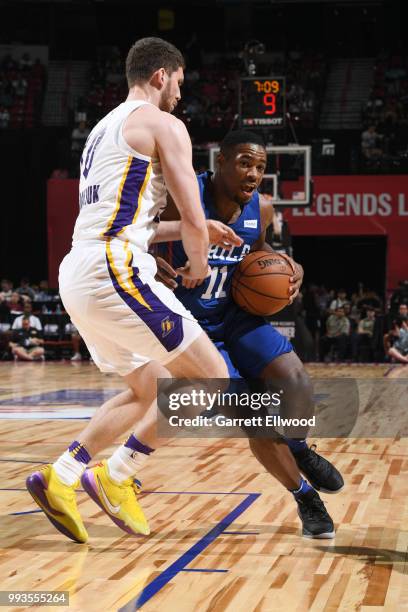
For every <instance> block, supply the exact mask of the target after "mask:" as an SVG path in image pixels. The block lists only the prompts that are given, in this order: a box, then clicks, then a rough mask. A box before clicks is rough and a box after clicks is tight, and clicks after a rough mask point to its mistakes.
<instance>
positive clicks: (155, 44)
mask: <svg viewBox="0 0 408 612" xmlns="http://www.w3.org/2000/svg"><path fill="white" fill-rule="evenodd" d="M183 68H184V60H183V57H182V55H181V53H180V51H179V50H178V49H176V47H174V46H173V45H171V44H170V43H168V42H166V41H164V40H161V39H159V38H145V39H141V40H139V41H137V42H136V43H135V44H134V45H133V46H132V48H131V49H130V51H129V53H128V57H127V61H126V76H127V80H128V85H129V94H128V97H127V99H126V100H125V101H124V102H123V103H122V104H120V105H119V106H118V107H116V108H115V109H113V111H111V112H110V113H109V114H108V115H107V116H106V117H104V118H103V119H102V120H101V121H100V122H99V123H98V124H97V125H96V126H95V127H94V129H93V130H92V132H91V133H90V135H89V138H88V140H87V142H86V145H85V149H84V152H83V155H82V159H81V173H80V185H79V203H80V211H79V214H78V218H77V221H76V224H75V229H74V235H73V243H72V249H71V251H70V253H68V255H67V256H66V257H65V258H64V260H63V262H62V264H61V266H60V276H59V284H60V294H61V298H62V300H63V302H64V306H65V309H66V310H67V312H68V313H69V315H70V317H71V319H72V321H73V323H74V325H75V326H76V328H77V329H78V331H79V333H80V334H81V336H82V337H83V339H84V340H85V342H86V345H87V347H88V349H89V352H90V354H91V356H92V358H93V360H94V362H95V364H96V365H97V366H98V367H99V369H100V370H101V371H102V372H113V373H116V374H118V375H120V376H122V377H123V380H124V383H125V384H126V386H127V390H126V391H123V392H122V393H120V394H119V395H118V396H117V397H115V398H113V399H112V400H110V401H108V402H106V403H105V404H104V405H103V406H102V407H101V408H100V409H99V410H98V411H97V413H96V415H95V416H94V418H92V419H91V422H90V423H89V424H88V426H87V427H86V428H85V430H84V431H82V432H81V433H80V434H79V435H78V436H77V438H76V439H75V440H73V441H72V442H71V444H70V445H69V446H68V447H67V449H66V451H65V452H64V453H63V454H62V455H61V456H60V457H59V458H58V459H57V460H56V461H55V462H54V463H52V464H51V463H50V464H48V465H46V466H44V468H43V469H41V470H39V471H36V472H34V473H33V474H32V475H31V476H29V477H28V479H27V488H28V490H29V492H30V494H31V495H32V497H33V499H34V500H35V502H36V503H37V504H38V505H39V506H40V508H41V509H42V510H43V511H44V513H45V515H46V516H47V518H48V519H49V520H50V521H51V523H52V524H53V525H54V526H55V527H56V528H57V529H58V530H59V531H60V532H61V533H63V534H64V535H66V536H68V537H69V538H71V539H72V540H74V541H75V542H85V541H86V540H87V538H88V534H87V531H86V528H85V526H84V524H83V521H82V518H81V516H80V514H79V511H78V507H77V503H76V495H75V490H76V488H77V487H78V486H79V481H80V480H81V482H82V486H83V487H84V489H85V490H86V491H87V493H88V494H89V495H90V496H91V498H92V499H93V500H94V501H95V502H96V503H97V504H98V506H99V507H100V508H101V509H102V510H103V511H104V512H105V513H106V514H107V515H108V516H109V517H110V518H111V519H112V520H113V521H114V522H115V523H116V524H117V525H118V526H119V527H121V528H122V529H123V530H124V531H126V532H128V533H131V534H140V533H142V534H148V533H149V527H148V524H147V521H146V518H145V516H144V514H143V511H142V509H141V507H140V505H139V503H138V500H137V488H136V487H135V484H134V479H133V476H135V474H136V473H137V472H138V471H139V470H140V467H141V465H142V464H143V462H144V461H145V460H146V459H147V457H148V456H149V454H150V452H151V451H152V448H151V446H150V438H149V436H148V435H147V434H146V436H145V437H143V436H139V438H138V439H136V437H135V436H134V435H131V436H130V437H129V438H128V440H127V441H126V442H125V444H122V445H121V446H120V447H119V448H118V449H117V450H116V451H115V452H114V453H113V455H112V456H111V457H110V458H109V459H108V460H107V461H106V462H103V463H102V464H100V465H97V466H94V467H92V468H91V469H89V470H86V467H87V465H88V463H89V462H90V460H91V457H92V456H93V455H95V454H96V453H98V452H100V451H102V450H103V449H105V448H107V447H108V446H110V445H111V444H112V443H114V442H115V441H116V440H117V439H118V437H119V436H122V435H124V433H125V432H127V431H129V430H131V429H132V428H133V427H134V425H135V424H136V422H137V421H138V419H140V418H142V417H144V415H146V414H150V413H151V414H152V418H153V417H154V415H155V411H154V410H152V411H150V409H151V408H152V407H153V408H154V407H155V404H156V387H157V385H156V381H157V379H158V378H171V377H173V378H181V377H191V378H205V377H206V376H209V377H213V378H225V377H227V376H228V371H227V368H226V366H225V362H224V361H223V359H222V357H221V356H220V355H219V353H218V351H217V350H216V348H215V347H214V345H213V344H212V342H211V341H210V340H209V338H208V336H207V335H206V334H205V332H203V330H202V328H201V327H200V325H199V324H198V323H197V321H195V319H194V317H193V316H192V315H191V313H189V312H188V311H187V310H186V308H185V307H184V306H183V305H182V304H181V302H180V301H179V300H178V299H177V298H176V297H175V295H174V293H173V292H172V291H170V289H168V288H167V287H165V286H164V285H163V283H160V282H158V281H156V280H155V275H156V271H157V268H156V263H155V260H154V258H153V257H152V256H151V255H150V254H149V253H148V248H149V244H150V243H151V241H152V239H153V237H154V234H155V231H156V229H157V225H158V218H159V215H160V212H161V211H162V210H163V208H164V207H165V205H166V195H167V192H169V193H170V194H171V196H172V198H173V200H174V202H175V203H176V206H177V209H178V211H179V213H180V217H181V230H180V235H181V239H182V242H183V245H184V249H185V251H186V253H187V255H188V260H189V264H188V266H185V267H184V270H183V271H182V274H183V277H184V278H185V279H186V280H195V279H202V278H205V277H206V275H207V273H208V257H207V255H208V248H209V235H208V230H207V226H206V221H205V217H204V213H203V209H202V207H201V202H200V194H199V189H198V185H197V180H196V176H195V173H194V170H193V166H192V147H191V141H190V138H189V136H188V133H187V130H186V128H185V126H184V124H183V123H182V122H181V121H180V120H178V119H177V118H175V117H173V116H172V115H171V114H170V113H171V112H172V111H173V109H174V108H175V106H176V105H177V102H178V101H179V99H180V86H181V84H182V82H183ZM85 470H86V471H85Z"/></svg>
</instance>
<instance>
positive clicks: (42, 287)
mask: <svg viewBox="0 0 408 612" xmlns="http://www.w3.org/2000/svg"><path fill="white" fill-rule="evenodd" d="M50 297H51V296H50V294H49V290H48V281H47V280H42V281H40V284H39V286H38V290H37V291H36V292H35V295H34V300H35V301H36V302H47V301H48V300H49V299H50Z"/></svg>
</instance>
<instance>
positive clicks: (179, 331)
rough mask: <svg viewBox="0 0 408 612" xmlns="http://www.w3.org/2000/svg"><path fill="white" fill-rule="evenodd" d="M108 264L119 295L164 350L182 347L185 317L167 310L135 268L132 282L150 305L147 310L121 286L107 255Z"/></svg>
mask: <svg viewBox="0 0 408 612" xmlns="http://www.w3.org/2000/svg"><path fill="white" fill-rule="evenodd" d="M106 263H107V266H108V270H109V275H110V277H111V280H112V284H113V286H114V287H115V290H116V292H117V293H118V295H119V296H120V297H121V298H122V300H123V301H124V302H125V304H127V305H128V306H129V308H131V309H132V310H133V312H134V313H135V314H137V316H138V317H139V318H140V319H142V321H143V322H144V323H145V324H146V325H147V327H148V328H149V329H150V331H152V332H153V333H154V335H155V336H156V338H157V339H158V341H159V342H160V343H161V344H162V345H163V346H164V348H165V349H166V350H167V351H169V352H170V351H173V350H174V349H176V348H177V347H178V346H180V344H181V343H182V341H183V338H184V330H183V317H182V316H181V315H179V314H176V313H175V312H173V311H172V310H170V309H169V308H167V306H166V305H165V304H163V302H161V301H160V300H159V298H158V297H157V295H156V294H155V293H153V291H152V290H151V288H150V287H149V285H148V284H146V283H143V282H142V281H141V280H140V278H139V277H138V272H139V270H138V269H137V268H133V275H132V281H133V283H134V285H135V287H136V288H137V289H138V290H139V292H140V294H141V295H142V297H143V299H144V300H145V302H146V303H147V304H149V306H150V308H151V310H149V309H148V308H146V306H144V305H143V304H141V303H140V302H138V301H137V300H136V298H134V297H133V296H132V295H131V294H130V293H129V292H128V291H126V289H123V288H122V287H121V286H120V285H119V283H118V281H117V279H116V276H115V274H114V272H113V270H112V267H111V265H110V263H109V258H108V256H107V255H106ZM141 350H143V347H141Z"/></svg>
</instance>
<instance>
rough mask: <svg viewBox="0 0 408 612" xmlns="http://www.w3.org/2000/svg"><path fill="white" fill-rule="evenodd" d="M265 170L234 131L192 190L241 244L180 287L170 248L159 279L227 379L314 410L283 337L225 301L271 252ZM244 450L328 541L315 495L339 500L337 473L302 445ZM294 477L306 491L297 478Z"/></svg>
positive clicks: (296, 279) (165, 227)
mask: <svg viewBox="0 0 408 612" xmlns="http://www.w3.org/2000/svg"><path fill="white" fill-rule="evenodd" d="M265 167H266V150H265V146H264V143H263V141H262V139H261V138H260V137H259V136H258V135H257V134H255V133H251V132H249V131H246V130H237V131H235V132H231V133H230V134H228V135H227V136H226V137H225V139H224V140H223V142H222V144H221V151H220V154H219V157H218V164H217V171H216V172H215V174H214V175H213V174H212V173H211V172H205V173H203V174H201V175H199V176H198V184H199V187H200V195H201V203H202V206H203V210H204V214H205V216H206V218H207V223H208V224H209V227H211V223H212V224H218V226H219V227H218V229H219V231H220V232H221V231H222V228H223V227H224V228H228V229H229V230H233V231H234V232H235V234H236V236H237V237H238V238H239V239H240V241H241V244H239V245H236V246H229V247H227V246H224V247H222V246H218V245H212V246H211V247H210V250H209V255H208V263H209V266H210V268H211V275H210V276H209V277H208V278H206V279H204V280H203V282H197V281H190V280H188V279H182V282H180V283H179V284H178V285H177V283H176V281H175V275H176V274H177V272H175V271H174V268H176V269H178V270H182V269H183V267H184V266H185V264H186V261H187V255H186V253H185V251H184V249H183V245H182V243H181V242H175V243H174V244H173V245H172V248H171V255H172V257H171V261H169V258H167V261H168V263H171V265H172V267H173V269H172V268H169V266H168V265H166V264H165V263H163V262H161V266H160V275H161V278H162V279H163V280H164V282H166V283H167V284H168V285H169V286H172V287H173V288H174V290H175V295H176V296H177V297H178V298H179V299H180V301H181V302H182V303H183V304H184V306H186V308H188V310H189V311H190V312H191V313H192V314H193V315H194V316H195V317H196V319H197V320H198V322H199V323H200V325H201V326H202V327H203V329H204V330H205V331H206V332H207V334H208V335H209V337H210V338H211V340H212V341H213V342H214V344H215V346H216V347H217V348H218V350H219V352H220V353H221V355H222V356H223V358H224V360H225V362H226V364H227V365H228V370H229V375H230V377H231V378H236V377H241V376H242V377H247V378H261V379H273V380H277V379H284V380H285V381H286V383H288V384H287V385H286V387H285V388H286V389H288V390H289V394H290V395H289V396H288V394H286V402H287V403H290V404H292V405H293V406H297V407H298V411H299V412H300V411H301V410H302V408H301V407H306V409H307V406H312V405H313V398H312V388H311V385H310V382H309V378H308V375H307V373H306V371H305V369H304V367H303V364H302V363H301V361H300V359H299V358H298V357H297V355H296V354H295V353H294V351H293V349H292V346H291V344H290V343H289V342H288V340H287V339H286V338H285V337H284V336H282V335H281V334H280V333H279V332H278V331H277V330H275V329H274V328H273V327H272V326H271V325H270V324H269V323H268V322H267V321H266V320H265V319H263V318H262V317H258V316H255V315H251V314H248V313H246V312H244V311H243V310H242V309H241V308H240V307H239V306H237V305H236V304H235V303H234V301H233V300H232V297H231V278H232V275H233V273H234V270H235V269H236V266H237V265H238V263H239V262H240V261H241V260H242V259H243V258H244V257H245V255H246V254H247V253H248V252H249V251H253V250H264V251H273V249H272V248H271V247H270V246H269V245H268V244H267V243H266V242H265V233H266V230H267V228H268V226H269V225H270V224H271V223H272V221H273V214H274V213H273V207H272V205H271V203H270V201H268V200H267V199H266V198H265V197H263V196H262V195H261V194H259V193H258V191H257V189H258V187H259V185H260V182H261V180H262V178H263V174H264V171H265ZM177 218H178V214H177V210H176V209H175V208H174V206H169V207H168V208H167V209H166V211H165V212H164V214H163V215H162V217H161V223H160V225H159V229H158V231H157V233H156V236H155V242H161V241H165V240H177V238H179V233H178V231H179V230H178V223H179V222H178V221H176V219H177ZM166 219H167V221H166ZM223 224H225V225H223ZM216 227H217V225H215V227H213V230H215V228H216ZM226 240H228V237H227V236H226ZM235 244H236V241H235ZM163 255H165V253H163ZM288 259H290V258H288ZM290 262H291V264H292V266H293V268H294V270H295V273H294V276H293V278H292V279H291V280H292V286H291V290H290V291H291V301H293V299H294V298H295V297H296V295H297V294H298V291H299V288H300V285H301V282H302V277H303V270H302V269H301V267H300V266H299V265H298V264H295V262H294V261H293V260H291V259H290ZM249 442H250V447H251V450H252V452H253V454H254V455H255V456H256V457H257V458H258V460H259V461H260V462H261V463H262V464H263V465H264V467H265V468H266V469H267V470H268V471H269V472H270V473H271V474H273V475H274V476H275V477H276V478H277V479H278V480H279V481H280V482H281V483H282V484H283V485H284V486H285V487H286V488H287V489H289V490H290V491H292V493H293V494H294V496H295V499H296V501H297V502H298V507H299V515H300V517H301V519H302V522H303V534H304V535H306V536H309V537H320V538H322V537H333V536H334V527H333V523H332V520H331V518H330V517H329V515H328V514H327V511H326V509H325V507H324V505H323V503H322V501H321V500H320V498H319V495H318V493H317V492H316V489H317V490H321V491H324V492H327V493H336V492H338V491H339V490H340V489H341V488H342V487H343V484H344V483H343V479H342V477H341V475H340V473H339V472H338V471H337V469H336V468H335V467H334V466H333V465H332V464H331V463H330V462H328V461H327V460H326V459H324V458H323V457H321V456H320V455H318V454H317V453H316V452H315V450H313V448H309V447H308V445H307V443H306V440H295V439H280V440H278V441H277V440H276V439H270V438H251V439H250V441H249ZM299 471H301V472H302V473H303V474H304V475H305V476H306V477H307V478H308V480H309V482H310V484H311V485H312V486H310V485H309V484H308V482H307V481H306V480H304V479H302V478H301V476H300V473H299Z"/></svg>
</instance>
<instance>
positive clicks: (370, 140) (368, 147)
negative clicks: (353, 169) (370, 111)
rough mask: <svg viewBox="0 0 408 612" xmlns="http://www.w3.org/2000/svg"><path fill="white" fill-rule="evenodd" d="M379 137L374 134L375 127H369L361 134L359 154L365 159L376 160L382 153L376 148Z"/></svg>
mask: <svg viewBox="0 0 408 612" xmlns="http://www.w3.org/2000/svg"><path fill="white" fill-rule="evenodd" d="M380 139H381V135H380V134H378V133H377V132H376V129H375V125H370V126H369V127H368V128H367V129H366V130H365V131H364V132H363V133H362V134H361V152H362V154H363V155H364V157H365V158H366V159H378V158H380V157H381V156H382V154H383V151H382V149H380V148H379V146H378V141H379V140H380Z"/></svg>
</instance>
